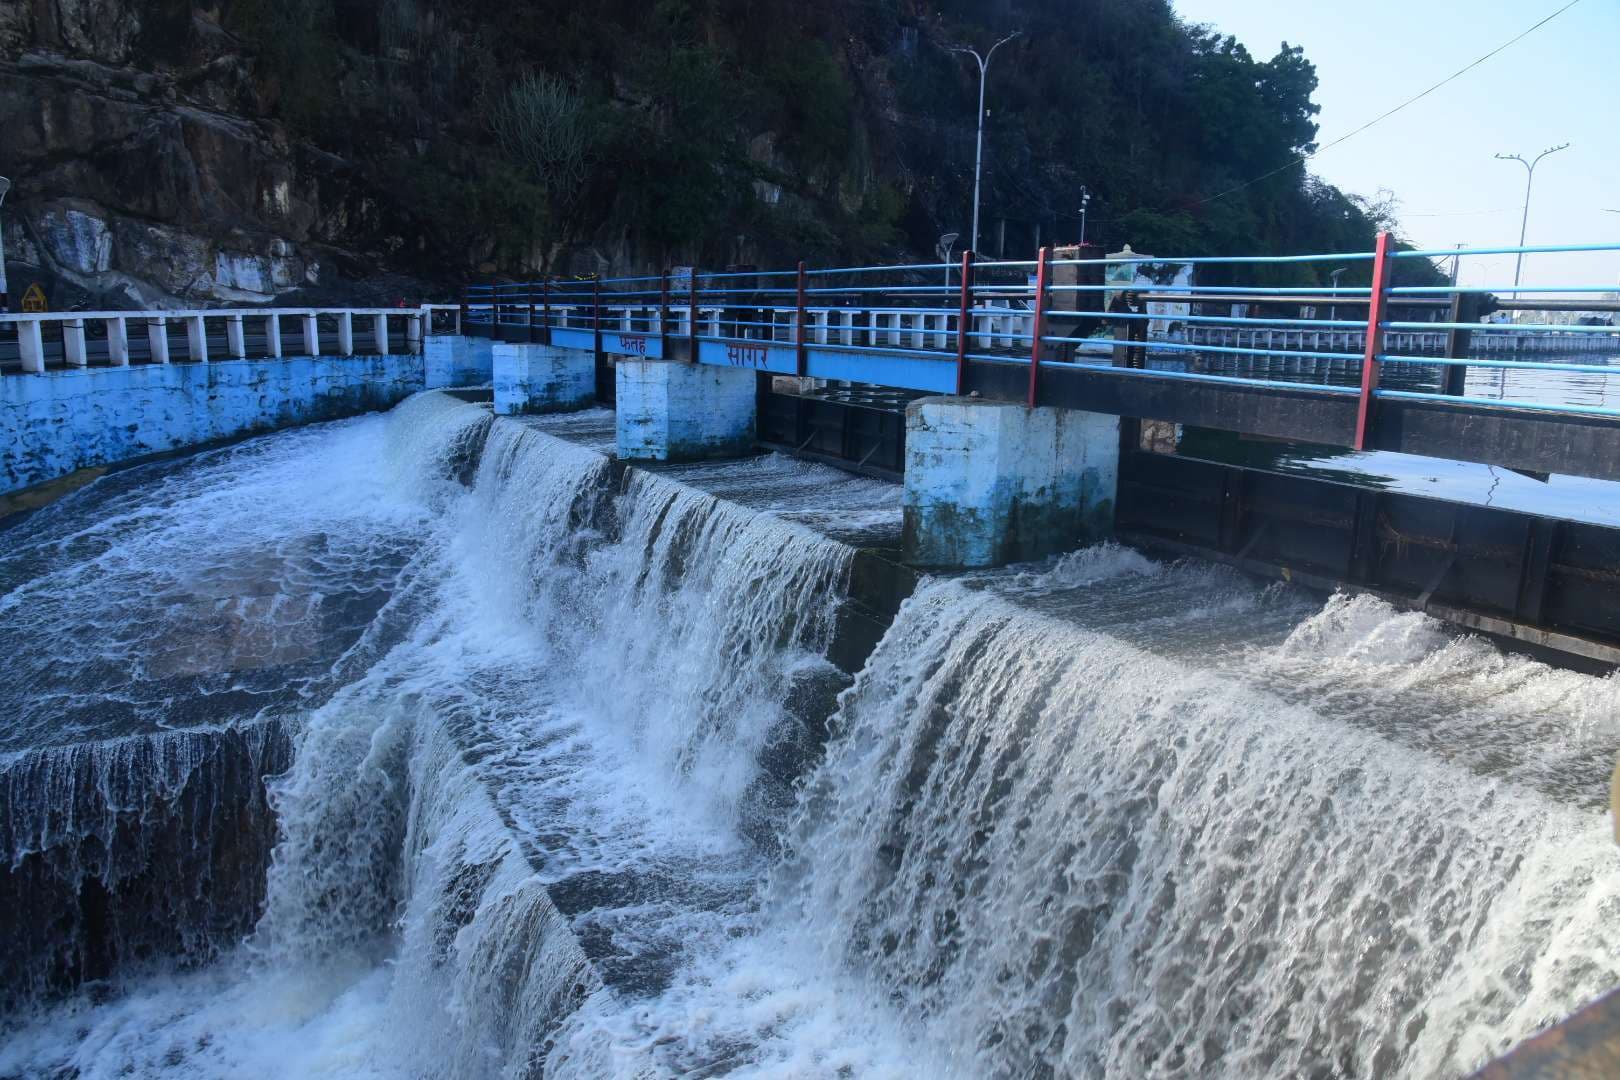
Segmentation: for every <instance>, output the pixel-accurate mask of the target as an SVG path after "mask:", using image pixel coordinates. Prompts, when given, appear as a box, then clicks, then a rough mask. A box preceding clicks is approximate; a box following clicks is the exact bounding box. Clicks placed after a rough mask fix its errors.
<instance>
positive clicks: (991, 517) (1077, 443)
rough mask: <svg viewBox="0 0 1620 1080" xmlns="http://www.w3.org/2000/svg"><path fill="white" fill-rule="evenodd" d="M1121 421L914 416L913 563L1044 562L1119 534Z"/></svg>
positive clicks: (1008, 407)
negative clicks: (1117, 497) (1116, 514)
mask: <svg viewBox="0 0 1620 1080" xmlns="http://www.w3.org/2000/svg"><path fill="white" fill-rule="evenodd" d="M1118 484H1119V418H1118V417H1114V416H1103V415H1100V414H1097V413H1087V412H1081V411H1079V410H1076V409H1054V408H1039V409H1030V408H1027V407H1025V406H1023V405H1018V404H1014V403H1011V402H1001V401H983V400H979V399H976V398H958V397H932V398H921V399H919V400H917V401H914V402H912V403H911V405H910V406H909V407H908V408H907V410H906V486H905V495H904V498H903V502H902V507H903V511H904V520H905V525H904V535H903V540H902V545H903V550H904V556H905V560H906V561H907V562H908V563H910V564H912V565H914V566H919V567H925V568H938V569H946V568H953V569H954V568H962V567H986V566H1001V565H1004V564H1006V563H1012V562H1023V561H1027V560H1030V559H1039V558H1043V557H1045V556H1047V555H1051V554H1054V553H1056V552H1060V551H1066V550H1069V549H1071V548H1074V547H1077V546H1079V545H1081V544H1084V543H1088V542H1091V541H1093V540H1097V539H1101V538H1103V537H1106V536H1108V535H1109V534H1111V533H1112V532H1113V525H1114V499H1115V493H1116V490H1117V488H1118Z"/></svg>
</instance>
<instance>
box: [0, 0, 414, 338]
mask: <svg viewBox="0 0 1620 1080" xmlns="http://www.w3.org/2000/svg"><path fill="white" fill-rule="evenodd" d="M166 8H167V10H165V9H166ZM253 67H254V58H253V56H252V54H251V52H250V51H249V50H248V49H247V48H246V47H245V46H244V45H243V43H242V42H240V41H239V40H238V39H237V38H235V37H233V36H232V35H231V34H229V33H228V32H226V31H225V30H224V29H223V28H222V27H221V26H220V24H219V21H218V13H217V12H211V11H209V10H206V9H201V8H190V7H187V6H184V5H179V6H177V5H172V4H170V5H145V4H140V3H137V2H132V0H0V131H3V132H4V133H5V135H4V139H3V140H0V175H7V176H9V177H11V179H12V181H13V187H12V192H11V195H10V196H9V197H8V198H7V200H6V202H5V203H4V206H3V207H0V212H3V215H4V216H3V219H0V220H3V223H4V230H5V256H6V263H7V271H8V277H9V279H10V280H9V285H10V291H11V294H12V300H13V304H14V305H15V304H16V303H17V301H18V299H19V298H20V297H21V295H22V293H23V291H24V290H25V289H27V288H28V286H29V284H31V283H33V282H39V283H40V284H41V286H42V287H43V288H44V289H45V290H46V292H47V294H48V295H49V298H50V301H51V306H52V308H53V309H57V310H63V309H68V308H75V307H82V308H97V307H109V308H125V307H174V306H185V305H196V306H203V305H204V304H212V303H219V302H225V303H244V304H245V303H263V302H268V301H271V300H276V299H282V300H289V301H290V300H293V299H297V298H302V299H308V300H310V301H315V300H319V299H320V298H322V297H330V296H337V295H341V296H344V297H353V296H355V295H356V293H357V292H364V293H367V294H369V295H370V296H371V298H372V299H373V300H375V301H377V302H385V303H391V302H393V300H394V299H395V296H396V295H398V296H403V297H409V298H410V299H412V300H415V299H418V298H420V297H422V296H423V293H424V290H425V289H428V288H430V286H427V285H424V284H423V283H421V282H419V281H416V280H413V279H412V278H411V276H410V275H409V274H408V273H407V274H406V275H405V276H403V277H400V276H392V275H389V274H388V273H387V272H386V271H388V270H389V269H390V268H391V267H392V265H393V264H395V263H396V262H397V261H398V260H397V259H396V258H395V257H396V256H398V255H399V254H400V253H401V252H402V251H403V250H404V248H405V247H406V240H405V234H404V233H403V231H402V229H403V228H404V225H403V224H402V223H399V222H392V221H389V220H388V215H387V214H386V213H385V212H384V210H383V209H382V207H383V206H384V205H385V200H380V199H379V198H378V197H377V195H376V193H375V191H374V190H372V188H371V185H370V184H369V183H368V182H367V181H366V180H365V179H364V178H363V177H362V175H361V173H360V171H359V170H358V169H357V168H356V167H354V166H353V165H352V164H351V163H350V162H347V161H345V160H343V159H341V158H339V157H336V156H334V155H332V154H330V153H326V152H323V151H321V150H319V149H317V148H315V147H313V146H311V145H310V144H308V143H307V142H304V141H302V140H299V139H297V138H294V137H293V136H291V135H290V133H289V132H288V130H287V129H286V128H285V127H284V126H283V125H282V124H280V123H278V122H275V121H273V120H267V119H262V117H263V116H264V115H265V113H266V111H267V110H266V109H265V107H264V102H263V101H262V100H261V98H260V91H259V90H258V88H257V87H256V85H255V79H254V73H253ZM407 269H409V268H407ZM380 272H381V273H380Z"/></svg>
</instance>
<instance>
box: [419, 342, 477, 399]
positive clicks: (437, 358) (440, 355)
mask: <svg viewBox="0 0 1620 1080" xmlns="http://www.w3.org/2000/svg"><path fill="white" fill-rule="evenodd" d="M423 355H424V357H425V362H426V368H427V388H428V389H429V390H442V389H443V388H445V387H447V386H487V385H488V384H489V382H490V380H491V379H492V378H494V374H495V342H493V341H491V340H489V339H488V338H475V337H463V336H461V335H460V334H438V335H435V336H434V337H430V338H428V339H427V344H426V345H425V346H424V347H423Z"/></svg>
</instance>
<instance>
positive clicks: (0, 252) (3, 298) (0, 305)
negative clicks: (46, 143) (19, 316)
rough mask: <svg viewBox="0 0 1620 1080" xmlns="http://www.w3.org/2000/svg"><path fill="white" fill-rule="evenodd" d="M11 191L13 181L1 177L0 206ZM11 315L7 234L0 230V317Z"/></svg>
mask: <svg viewBox="0 0 1620 1080" xmlns="http://www.w3.org/2000/svg"><path fill="white" fill-rule="evenodd" d="M10 190H11V181H10V180H7V179H6V178H5V177H3V176H0V205H3V204H4V203H5V201H6V192H8V191H10ZM10 313H11V297H10V296H9V295H8V294H7V292H6V234H5V230H4V229H3V228H0V315H8V314H10Z"/></svg>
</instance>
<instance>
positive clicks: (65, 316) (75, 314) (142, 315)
mask: <svg viewBox="0 0 1620 1080" xmlns="http://www.w3.org/2000/svg"><path fill="white" fill-rule="evenodd" d="M455 307H456V305H455V304H420V305H417V306H414V307H403V308H402V307H386V308H385V307H285V308H283V307H277V308H262V307H260V308H178V309H168V308H164V309H158V310H141V311H26V312H9V313H6V314H0V323H19V322H61V321H63V320H71V319H95V320H97V321H105V320H107V319H197V318H203V319H215V318H236V317H241V318H269V317H270V316H272V315H314V316H316V317H317V318H318V317H320V316H322V315H344V314H348V315H400V316H412V315H417V314H420V313H421V312H422V311H423V310H432V311H443V310H454V309H455Z"/></svg>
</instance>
